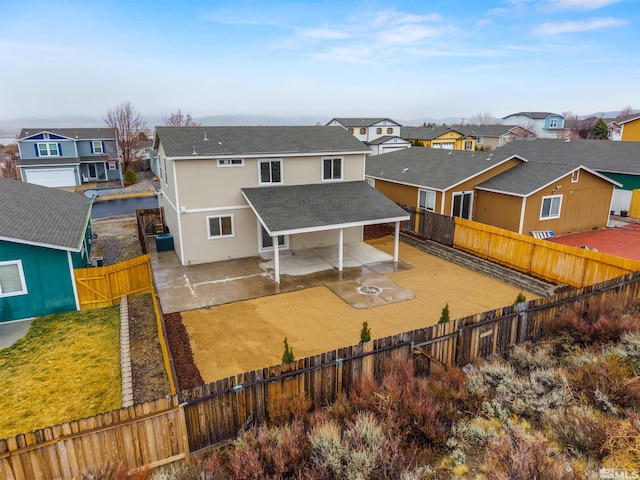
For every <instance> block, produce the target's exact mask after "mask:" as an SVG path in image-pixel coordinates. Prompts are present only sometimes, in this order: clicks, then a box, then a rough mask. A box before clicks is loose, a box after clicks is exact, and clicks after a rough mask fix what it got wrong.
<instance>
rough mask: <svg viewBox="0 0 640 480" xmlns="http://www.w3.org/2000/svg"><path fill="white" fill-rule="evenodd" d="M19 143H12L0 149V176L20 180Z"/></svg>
mask: <svg viewBox="0 0 640 480" xmlns="http://www.w3.org/2000/svg"><path fill="white" fill-rule="evenodd" d="M17 160H18V144H17V143H12V144H11V145H7V146H6V147H3V148H2V150H1V151H0V177H4V178H12V179H14V180H18V167H17V165H16V162H17Z"/></svg>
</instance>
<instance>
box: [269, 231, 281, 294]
mask: <svg viewBox="0 0 640 480" xmlns="http://www.w3.org/2000/svg"><path fill="white" fill-rule="evenodd" d="M279 241H280V239H279V238H278V235H276V236H275V237H271V242H272V243H273V264H274V267H275V269H276V283H280V248H279V247H280V245H279Z"/></svg>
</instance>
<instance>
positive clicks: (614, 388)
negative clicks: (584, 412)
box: [568, 353, 640, 414]
mask: <svg viewBox="0 0 640 480" xmlns="http://www.w3.org/2000/svg"><path fill="white" fill-rule="evenodd" d="M568 375H569V380H570V381H571V383H572V384H573V385H575V388H576V389H577V390H578V391H579V392H580V393H581V394H582V395H584V396H585V397H586V398H587V399H588V400H590V401H591V402H593V403H594V404H595V405H597V406H598V407H599V408H601V409H603V410H604V411H606V412H608V413H612V414H618V413H620V412H621V410H622V409H625V408H637V407H638V405H640V378H639V377H638V376H637V375H636V374H635V373H634V369H633V367H632V366H631V365H630V364H629V363H627V362H625V361H624V360H623V359H621V358H620V357H618V356H617V355H615V354H613V353H609V354H605V355H597V356H594V357H593V358H592V359H591V361H585V362H584V363H580V364H578V365H574V366H573V367H572V368H570V369H569V373H568Z"/></svg>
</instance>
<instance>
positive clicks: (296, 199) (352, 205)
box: [242, 181, 409, 235]
mask: <svg viewBox="0 0 640 480" xmlns="http://www.w3.org/2000/svg"><path fill="white" fill-rule="evenodd" d="M242 193H243V194H244V196H245V198H246V199H247V201H248V202H249V204H250V205H251V208H252V209H253V210H254V211H255V212H256V214H257V215H258V216H259V217H260V218H261V219H262V221H263V222H264V223H265V224H266V226H267V228H268V230H269V231H270V232H271V233H272V234H273V233H279V234H280V235H283V234H285V233H287V232H293V231H296V230H315V231H319V230H328V229H332V228H337V226H339V225H347V224H352V225H364V224H367V223H371V224H373V223H382V222H385V221H391V220H394V219H395V220H403V219H408V218H409V216H408V215H407V212H405V211H404V210H403V209H402V208H400V207H399V206H398V205H396V204H395V203H394V202H392V201H391V200H389V199H388V198H387V197H385V196H384V195H383V194H381V193H380V192H378V191H377V190H376V189H375V188H373V187H372V186H371V185H369V184H368V183H367V182H362V181H359V182H336V183H316V184H307V185H287V186H279V187H258V188H243V189H242Z"/></svg>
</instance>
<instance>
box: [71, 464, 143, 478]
mask: <svg viewBox="0 0 640 480" xmlns="http://www.w3.org/2000/svg"><path fill="white" fill-rule="evenodd" d="M150 477H151V474H150V473H149V471H148V470H144V471H143V472H142V473H141V474H140V475H139V476H136V477H135V478H136V479H140V480H143V479H146V478H150ZM80 478H81V479H82V480H129V479H130V478H132V477H130V476H129V474H128V473H127V468H126V467H124V466H123V465H122V464H117V463H113V462H107V463H106V464H105V465H103V466H102V467H99V468H96V469H91V470H84V471H82V473H81V475H80Z"/></svg>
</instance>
